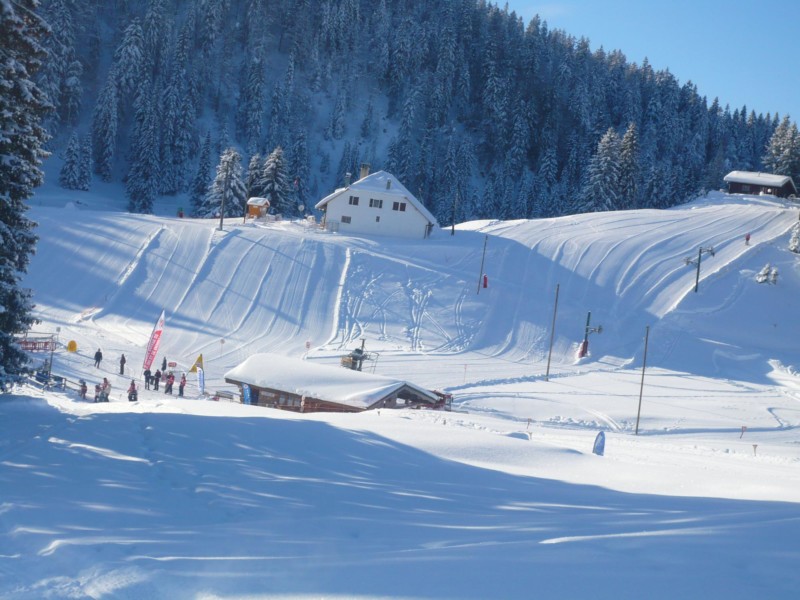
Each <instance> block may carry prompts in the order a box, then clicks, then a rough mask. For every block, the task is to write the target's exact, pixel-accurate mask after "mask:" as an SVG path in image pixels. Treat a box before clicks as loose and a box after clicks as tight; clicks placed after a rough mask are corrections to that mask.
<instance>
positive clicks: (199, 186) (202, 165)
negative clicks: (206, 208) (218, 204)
mask: <svg viewBox="0 0 800 600" xmlns="http://www.w3.org/2000/svg"><path fill="white" fill-rule="evenodd" d="M209 183H211V132H208V133H206V140H205V142H203V147H202V149H201V150H200V160H199V161H198V162H197V171H196V172H195V175H194V179H193V180H192V187H191V190H190V191H189V202H190V204H191V214H192V216H194V217H199V216H201V211H202V209H203V202H204V200H205V197H206V194H208V186H209Z"/></svg>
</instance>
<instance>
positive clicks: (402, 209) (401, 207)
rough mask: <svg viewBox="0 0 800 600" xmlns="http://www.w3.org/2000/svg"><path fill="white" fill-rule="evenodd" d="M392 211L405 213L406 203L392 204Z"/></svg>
mask: <svg viewBox="0 0 800 600" xmlns="http://www.w3.org/2000/svg"><path fill="white" fill-rule="evenodd" d="M392 210H399V211H400V212H406V203H405V202H392Z"/></svg>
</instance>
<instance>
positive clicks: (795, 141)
mask: <svg viewBox="0 0 800 600" xmlns="http://www.w3.org/2000/svg"><path fill="white" fill-rule="evenodd" d="M762 161H763V163H764V166H765V167H766V169H767V170H768V171H770V172H772V173H776V174H778V175H788V176H789V177H791V178H792V179H794V181H795V182H798V181H800V133H798V131H797V125H796V124H795V123H792V122H791V121H790V120H789V117H788V116H786V117H784V118H783V120H782V121H781V123H780V125H779V126H778V128H777V129H776V130H775V133H773V134H772V137H771V138H770V140H769V144H768V145H767V151H766V153H765V154H764V156H763V158H762Z"/></svg>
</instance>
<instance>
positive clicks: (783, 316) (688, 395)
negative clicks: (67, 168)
mask: <svg viewBox="0 0 800 600" xmlns="http://www.w3.org/2000/svg"><path fill="white" fill-rule="evenodd" d="M61 193H62V194H63V192H61ZM31 204H32V205H33V208H32V210H31V217H32V218H33V219H34V220H36V221H37V222H38V223H39V229H38V234H39V235H40V237H41V240H40V243H39V246H38V251H37V254H36V256H35V257H34V259H33V262H32V264H31V267H30V269H29V273H28V275H27V277H26V278H25V280H24V282H23V283H24V285H25V286H26V287H30V288H32V289H33V290H34V301H35V303H36V315H37V317H38V318H40V319H41V320H42V322H41V324H39V325H37V326H36V332H38V333H41V334H50V333H52V332H55V331H56V328H57V327H58V328H60V331H59V334H58V335H59V340H60V346H59V349H58V350H57V351H56V352H55V353H54V356H53V360H54V366H53V371H54V373H56V374H59V375H63V376H66V377H67V378H69V379H70V380H74V381H76V380H77V379H79V378H85V379H86V380H87V381H88V382H89V384H90V390H91V388H92V387H93V386H94V383H96V382H98V381H99V380H100V379H101V378H102V377H108V378H109V379H110V380H111V382H112V384H113V393H112V397H111V402H109V403H107V404H105V403H101V404H94V403H92V402H91V401H88V402H86V401H81V400H80V399H79V398H78V397H77V395H76V394H75V393H74V392H71V391H68V392H66V393H62V392H57V391H43V390H40V389H38V388H37V387H35V386H32V385H28V386H20V387H17V388H16V389H15V390H14V391H13V393H11V394H4V395H2V396H0V428H1V429H0V490H1V491H2V494H0V597H1V598H4V599H6V598H9V599H21V598H26V599H27V598H37V599H38V598H136V599H140V598H164V599H172V598H201V599H211V598H258V597H270V598H337V599H338V598H409V599H435V598H437V599H438V598H442V599H444V598H448V599H451V598H452V599H479V598H480V599H483V598H492V599H499V598H587V597H589V598H599V599H604V598H608V599H619V598H637V599H638V598H650V599H652V598H724V599H726V600H730V599H739V598H741V599H747V600H753V599H757V598H759V599H762V598H763V599H782V598H787V599H788V598H792V599H794V598H797V597H798V594H799V593H800V569H798V564H800V377H799V376H798V374H797V372H798V370H800V364H798V362H800V352H799V351H798V339H800V324H799V321H798V311H797V298H798V297H800V264H799V263H798V260H800V259H798V257H797V255H794V254H792V253H791V252H789V251H788V249H787V247H788V240H789V232H790V229H791V227H792V226H793V225H794V223H795V222H797V221H798V212H799V211H798V207H797V205H796V204H791V203H788V202H783V201H780V200H776V199H773V198H767V197H747V196H744V197H742V196H727V195H724V194H721V193H713V194H710V195H708V196H706V197H704V198H702V199H698V200H697V201H695V202H694V203H692V204H689V205H686V206H682V207H679V208H676V209H672V210H666V211H655V210H646V211H630V212H616V213H601V214H591V215H578V216H571V217H564V218H559V219H551V220H541V221H513V222H473V223H467V224H463V225H460V226H458V227H456V230H455V235H454V236H451V235H450V233H451V232H450V229H449V228H445V229H442V230H439V231H435V232H434V235H433V236H432V238H431V239H429V240H424V241H423V240H420V241H412V242H409V241H406V240H400V239H392V238H348V237H345V236H342V235H338V234H330V233H325V232H319V231H317V230H314V229H311V228H308V227H306V226H304V225H302V224H299V223H271V224H253V223H248V224H243V223H242V221H241V219H239V220H235V219H230V220H227V221H226V222H225V227H224V230H223V231H219V230H218V229H217V227H218V222H217V221H209V220H205V221H204V220H191V219H178V218H175V217H172V216H169V215H172V214H174V211H173V210H172V208H174V207H168V208H163V207H162V212H163V213H164V214H161V215H157V216H141V215H131V214H127V213H124V212H122V211H121V210H119V211H112V210H107V209H106V210H100V209H95V208H93V207H97V206H99V199H98V198H97V196H96V195H95V196H92V195H88V194H81V193H77V194H71V195H70V197H68V198H67V197H65V196H63V195H59V192H57V191H55V190H53V189H50V190H48V189H44V190H42V191H41V193H40V194H38V195H37V196H36V197H35V198H34V199H33V201H32V203H31ZM167 213H169V215H168V214H167ZM748 232H749V233H750V234H751V240H750V243H749V245H746V244H745V242H744V236H745V234H746V233H748ZM484 247H485V248H486V254H485V266H484V271H485V272H486V274H487V276H488V282H489V286H488V287H487V288H483V287H480V284H481V283H482V281H481V279H482V278H481V273H480V265H481V261H482V258H483V251H484ZM709 247H713V248H714V254H713V255H711V254H710V253H704V254H702V255H701V259H702V260H701V268H700V279H699V287H698V292H697V293H695V292H694V288H695V277H696V273H697V270H696V267H695V265H693V264H686V262H685V261H684V259H685V258H689V259H692V260H696V259H697V257H698V251H699V249H700V248H709ZM767 263H769V264H770V265H772V266H773V267H777V269H778V273H779V276H778V281H777V284H775V285H772V284H758V283H756V281H755V274H756V273H757V272H759V271H760V270H761V269H762V267H763V266H764V265H765V264H767ZM557 288H558V306H557V311H554V308H555V306H554V304H555V298H556V289H557ZM162 309H166V313H167V320H166V329H165V332H164V336H163V338H162V345H161V349H160V351H159V356H158V359H157V363H158V365H159V366H160V363H161V360H162V358H163V357H166V358H167V360H168V361H170V362H176V363H177V367H175V370H176V371H184V370H188V368H189V367H190V366H191V365H192V363H193V362H194V361H195V359H196V358H197V356H198V354H201V353H202V354H203V358H204V363H205V374H206V388H207V390H208V391H210V392H212V393H213V392H214V391H217V390H228V391H232V388H231V386H229V385H228V384H225V382H224V380H223V375H224V374H225V373H226V372H227V371H229V370H230V369H232V368H233V367H235V366H236V365H238V364H240V363H241V362H242V361H244V360H245V359H246V358H247V357H248V356H251V355H253V354H255V353H260V352H267V353H273V354H280V355H282V356H286V357H292V358H302V357H305V358H306V360H307V361H309V362H314V363H318V364H325V365H333V366H335V365H338V364H339V357H340V356H341V355H343V354H345V353H347V352H349V351H351V350H352V349H354V348H356V347H358V346H360V345H361V340H362V339H363V340H364V343H365V347H366V350H367V351H368V352H370V353H372V357H373V358H374V359H376V360H372V361H368V362H367V363H365V370H368V371H369V372H374V373H376V374H382V375H386V376H389V377H394V378H398V379H404V380H409V381H412V382H414V383H416V384H419V385H421V386H424V387H426V388H429V389H434V388H436V389H441V390H446V391H448V392H451V393H452V394H453V395H454V406H453V408H454V410H453V412H436V411H426V410H388V409H382V410H380V411H370V412H365V413H359V414H294V413H287V412H281V411H277V410H272V409H266V408H261V407H256V406H244V405H240V404H235V403H231V402H213V401H210V400H208V399H205V398H203V397H201V396H200V394H199V390H198V388H197V383H196V379H195V378H194V376H193V375H190V383H189V386H188V387H187V390H186V397H185V398H177V397H175V396H169V395H166V394H164V393H163V388H162V390H161V391H159V392H155V391H152V390H150V391H147V390H144V389H143V387H144V386H143V385H141V382H140V396H139V401H138V402H136V403H132V402H128V401H127V400H126V398H125V394H124V390H125V388H127V385H128V383H129V382H130V379H131V378H136V379H137V381H140V379H141V364H142V360H143V357H144V349H145V346H146V344H147V340H148V337H149V335H150V332H151V330H152V328H153V325H154V324H155V321H156V320H157V318H158V316H159V315H160V313H161V310H162ZM590 311H591V321H590V327H591V328H592V329H594V328H598V327H600V326H602V332H592V333H590V335H589V350H590V354H589V356H588V357H586V358H582V359H578V358H577V357H576V351H577V348H578V345H579V343H580V342H581V341H582V339H583V337H584V334H585V328H586V320H587V313H588V312H590ZM554 313H555V332H554V333H555V334H554V335H553V336H552V340H553V344H552V354H551V353H550V341H551V334H552V333H553V329H552V323H553V318H554ZM648 327H649V337H648V342H649V343H648V350H647V364H646V369H645V370H644V371H643V369H642V367H643V359H644V338H645V332H646V328H648ZM70 340H74V341H75V342H76V343H77V347H78V350H77V352H74V353H70V352H67V351H66V350H65V348H64V346H65V344H66V342H68V341H70ZM307 345H308V346H309V347H308V348H307V347H306V346H307ZM98 348H100V349H102V351H103V354H104V360H103V362H102V364H101V367H100V369H96V368H95V367H94V366H93V359H92V356H93V354H94V352H95V350H97V349H98ZM122 353H124V354H125V356H126V357H127V359H128V363H127V368H126V374H125V375H124V376H120V375H119V374H118V370H119V365H118V361H119V357H120V354H122ZM46 359H49V355H47V354H36V355H35V356H34V360H35V361H36V363H40V362H42V361H44V360H46ZM548 364H549V376H548V377H547V378H546V377H545V375H546V374H547V373H548ZM643 373H644V377H643ZM176 390H177V388H176ZM640 392H641V415H640V420H639V433H638V435H636V434H635V428H636V423H637V410H638V407H639V398H640ZM90 395H91V391H90ZM744 428H746V429H744ZM601 431H602V432H604V434H605V436H606V445H605V455H604V456H597V455H594V454H593V453H592V446H593V443H594V440H595V437H596V436H597V434H598V433H599V432H601Z"/></svg>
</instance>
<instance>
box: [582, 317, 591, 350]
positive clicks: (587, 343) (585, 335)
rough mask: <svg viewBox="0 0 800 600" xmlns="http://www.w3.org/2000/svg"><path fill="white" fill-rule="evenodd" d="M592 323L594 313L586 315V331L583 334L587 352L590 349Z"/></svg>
mask: <svg viewBox="0 0 800 600" xmlns="http://www.w3.org/2000/svg"><path fill="white" fill-rule="evenodd" d="M591 322H592V311H589V313H588V314H587V315H586V331H585V332H584V334H583V347H584V349H585V350H588V349H589V323H591Z"/></svg>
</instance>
